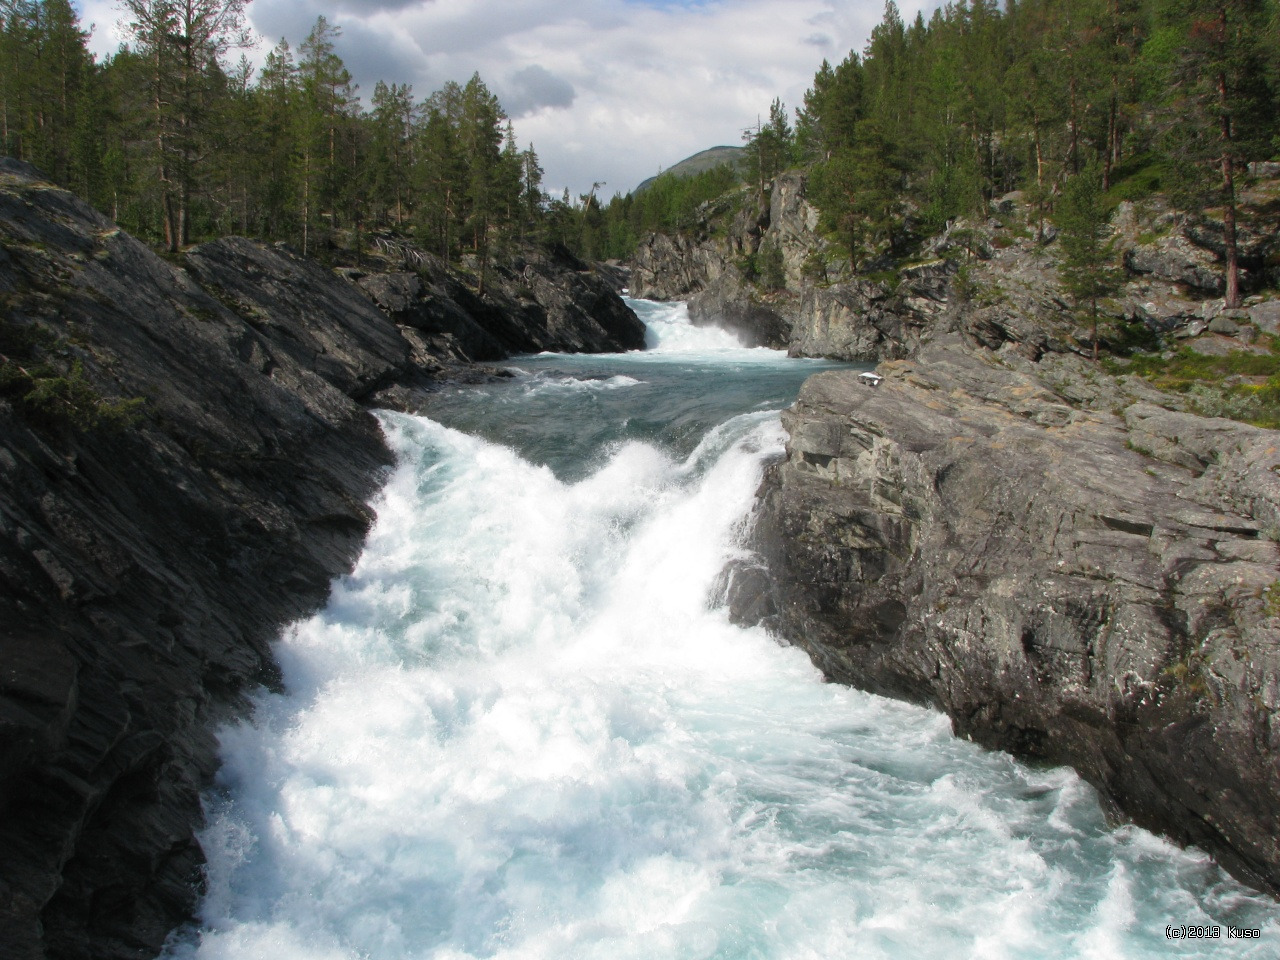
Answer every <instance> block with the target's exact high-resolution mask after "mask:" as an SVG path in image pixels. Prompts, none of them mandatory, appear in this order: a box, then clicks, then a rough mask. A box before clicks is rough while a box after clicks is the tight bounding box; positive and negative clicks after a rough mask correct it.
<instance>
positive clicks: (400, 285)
mask: <svg viewBox="0 0 1280 960" xmlns="http://www.w3.org/2000/svg"><path fill="white" fill-rule="evenodd" d="M416 260H417V264H418V270H417V271H416V272H413V273H408V272H397V273H391V274H374V275H371V276H366V277H360V278H359V279H357V281H356V282H357V284H358V285H359V286H360V287H361V288H362V289H363V290H364V292H365V293H366V294H368V295H369V296H370V297H372V298H373V300H374V302H376V303H377V304H378V306H380V307H381V308H382V309H383V310H384V311H385V312H386V313H387V314H388V316H390V317H391V318H392V319H393V320H394V321H395V322H396V323H397V324H398V325H400V326H401V328H408V329H410V330H413V331H416V332H417V333H418V334H420V335H422V336H423V337H425V338H426V340H427V342H428V343H432V344H434V345H435V349H436V350H437V351H445V352H448V353H449V354H450V357H451V359H457V360H481V361H484V360H500V359H502V358H504V357H509V356H511V355H512V354H516V353H539V352H541V351H543V350H554V351H558V352H562V353H604V352H617V351H623V350H640V349H643V347H644V324H643V323H641V322H640V319H639V318H638V317H637V316H636V315H635V313H634V312H632V310H631V309H630V308H629V307H627V306H626V304H624V303H623V302H622V300H621V299H620V298H619V297H618V295H617V293H616V291H615V289H614V286H615V282H616V279H617V276H616V274H608V275H606V274H604V273H600V272H597V271H593V270H592V269H591V268H589V267H588V266H587V264H585V263H583V262H582V261H580V260H578V259H577V258H576V257H574V256H573V255H572V254H571V253H569V252H568V251H567V250H564V249H563V248H560V249H556V250H543V249H539V248H535V247H533V246H529V247H526V248H525V249H523V250H522V251H521V252H520V254H519V255H518V256H516V257H513V258H512V259H510V260H508V261H504V262H503V263H500V264H495V265H491V266H490V267H489V270H488V276H487V284H488V289H487V291H486V294H485V296H483V297H481V296H479V295H477V294H476V293H475V292H473V291H472V290H471V289H470V288H468V287H467V286H466V285H465V284H463V283H462V282H461V281H460V280H459V279H458V277H457V276H456V275H455V274H454V273H452V272H451V271H450V270H449V269H448V267H447V266H446V265H445V263H444V262H443V261H442V260H440V259H439V258H438V257H434V256H432V255H430V254H425V253H418V254H417V255H416Z"/></svg>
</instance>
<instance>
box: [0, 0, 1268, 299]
mask: <svg viewBox="0 0 1280 960" xmlns="http://www.w3.org/2000/svg"><path fill="white" fill-rule="evenodd" d="M247 2H248V0H123V3H122V10H123V11H124V13H125V17H126V20H127V23H128V28H129V42H128V44H127V45H126V46H125V47H124V48H122V49H121V50H120V51H119V52H118V53H117V54H115V55H114V56H112V57H110V58H109V59H107V60H105V61H103V62H95V60H94V59H93V57H92V56H91V55H90V54H89V52H88V48H87V45H86V39H87V37H86V33H85V31H84V30H82V29H81V27H80V25H79V23H78V21H77V19H76V15H75V12H74V10H73V8H72V7H71V5H70V4H69V2H68V0H40V2H36V0H0V140H2V143H0V148H2V149H3V150H4V152H5V153H8V154H10V155H12V156H15V157H18V158H19V159H23V160H28V161H30V162H31V163H33V164H35V165H36V166H38V167H40V168H41V169H42V170H43V171H44V172H45V173H46V174H47V175H49V176H51V177H52V178H53V179H54V180H56V181H57V182H58V183H61V184H64V185H66V186H68V187H70V188H72V189H74V190H75V191H77V192H78V193H80V194H81V195H82V196H84V197H85V198H86V199H88V200H89V201H90V202H92V203H94V204H95V205H96V206H98V207H99V209H101V210H103V211H104V212H106V213H107V214H108V215H110V216H112V217H113V218H115V219H116V220H117V221H118V222H120V223H121V225H122V226H124V227H126V228H127V229H129V230H130V231H131V232H134V233H136V234H138V235H140V236H143V237H146V238H148V239H150V240H152V241H154V242H157V243H163V244H164V245H166V246H167V247H168V248H169V249H170V250H178V249H180V248H181V247H182V246H183V245H185V244H187V243H191V242H195V241H198V240H200V239H206V238H209V237H213V236H218V235H223V234H228V233H239V234H245V235H249V236H253V237H258V238H261V239H264V240H287V241H290V242H292V243H295V244H297V245H298V246H299V247H301V248H302V249H303V250H305V251H307V252H310V253H319V254H321V255H324V252H325V251H326V250H327V249H328V248H329V246H330V244H331V242H332V238H333V237H334V235H335V234H336V233H337V232H339V231H348V232H353V233H354V235H355V237H356V239H357V245H358V244H359V237H360V236H361V235H363V234H365V233H368V232H370V231H376V230H393V231H397V232H399V233H401V234H404V235H408V236H412V237H415V238H416V239H417V240H418V241H419V242H420V243H421V244H423V245H424V246H426V247H427V248H428V249H430V250H432V251H434V252H436V253H439V254H441V255H442V256H445V257H448V258H450V259H456V258H457V257H459V256H460V255H462V254H463V253H464V252H475V253H478V254H480V255H482V256H484V255H487V252H488V249H489V246H490V244H491V243H493V242H495V241H497V242H500V241H503V240H506V239H511V238H539V239H548V240H553V241H556V242H561V243H564V244H566V245H568V246H570V247H571V248H573V249H574V250H575V251H576V252H578V253H579V254H581V255H583V256H586V257H589V258H605V257H625V256H627V255H629V254H630V253H631V252H632V250H633V249H634V247H635V245H636V243H637V242H638V241H639V240H640V239H641V238H643V237H644V236H645V235H646V234H647V233H649V232H652V231H666V232H679V231H682V230H692V229H695V228H698V227H699V224H700V222H701V221H702V220H703V219H705V218H704V217H703V216H702V214H701V213H700V212H699V211H700V208H702V207H703V205H705V204H707V203H710V202H713V201H714V202H715V203H716V209H720V210H727V209H731V208H732V207H733V206H734V205H735V204H740V203H745V202H747V200H748V199H749V198H750V197H751V195H752V194H755V195H756V196H757V197H758V199H759V200H763V198H764V195H765V194H766V193H767V191H768V189H769V182H770V180H771V179H772V178H773V177H774V176H775V175H776V174H777V173H779V172H781V171H783V170H786V169H789V168H794V167H801V168H804V169H805V170H806V171H807V172H808V175H809V196H810V199H811V200H813V201H814V203H815V204H816V205H817V206H818V208H819V209H820V211H821V217H822V219H821V229H822V230H824V231H825V232H826V233H827V234H828V236H829V237H831V238H832V239H833V240H834V241H835V243H836V245H837V246H838V248H839V249H841V250H843V251H844V253H845V254H846V255H847V257H848V258H849V260H850V262H851V263H853V264H855V265H856V264H857V263H859V262H861V261H863V260H867V259H869V258H874V257H875V256H877V255H883V254H885V253H886V252H887V253H888V254H890V255H893V254H895V253H899V252H901V251H902V250H904V249H906V248H907V247H909V246H910V244H911V243H912V241H913V238H918V237H920V236H927V235H928V234H930V233H932V232H936V231H938V230H941V229H943V228H944V227H945V226H946V225H947V224H948V223H949V222H952V221H953V220H955V219H956V218H958V217H966V216H971V215H974V214H980V213H982V212H983V211H984V210H985V209H986V206H987V204H988V203H989V202H990V201H991V200H992V199H994V198H996V197H999V196H1002V195H1004V194H1005V193H1008V192H1009V191H1012V190H1022V191H1024V192H1025V195H1026V197H1027V200H1028V202H1029V204H1030V206H1031V208H1032V209H1033V210H1034V211H1035V212H1036V220H1037V223H1036V224H1035V226H1036V227H1037V229H1042V228H1043V224H1044V221H1045V219H1046V218H1048V217H1050V216H1051V215H1052V214H1053V211H1054V208H1055V205H1056V204H1057V202H1058V200H1059V198H1060V197H1062V196H1063V192H1064V188H1065V186H1066V184H1067V183H1068V182H1069V181H1070V180H1071V179H1072V178H1074V177H1079V176H1089V177H1096V178H1097V179H1098V181H1099V183H1098V187H1099V189H1100V190H1101V191H1102V193H1103V195H1104V196H1105V197H1108V198H1111V200H1113V201H1114V200H1115V199H1117V198H1124V197H1130V198H1133V197H1137V196H1141V195H1143V194H1145V193H1150V192H1152V191H1154V190H1160V191H1163V192H1165V193H1167V194H1168V195H1169V196H1170V197H1171V198H1172V199H1173V201H1174V202H1175V203H1177V204H1179V205H1181V206H1182V208H1183V209H1210V208H1212V209H1220V210H1221V211H1222V214H1221V216H1222V219H1223V221H1224V231H1226V237H1225V242H1226V246H1227V247H1228V250H1229V249H1230V247H1231V245H1232V241H1231V236H1232V233H1233V231H1234V210H1235V190H1236V181H1237V180H1238V179H1239V178H1240V176H1241V175H1242V174H1243V172H1244V171H1245V169H1246V165H1247V164H1248V163H1250V162H1252V161H1256V160H1264V159H1269V158H1272V157H1275V156H1277V155H1278V154H1280V106H1278V102H1280V98H1278V96H1277V93H1278V92H1280V0H1008V2H1007V3H1005V4H1004V5H1003V6H1001V5H1000V4H998V3H996V2H993V0H962V2H952V3H948V4H946V5H945V6H943V7H941V8H939V9H937V10H935V11H934V12H933V14H932V16H931V17H930V18H929V19H928V20H926V19H925V18H924V17H923V16H922V15H917V16H916V17H915V18H914V20H912V21H911V22H910V23H907V22H904V21H903V19H902V17H901V15H900V14H899V11H898V8H897V7H896V6H895V5H894V3H892V2H890V3H888V4H887V5H886V7H885V11H884V15H883V18H882V19H881V21H880V23H879V25H878V26H877V27H876V28H875V29H874V30H873V31H872V34H871V37H870V39H869V41H868V42H867V44H866V46H865V48H864V49H863V50H861V51H851V52H850V53H849V55H848V56H847V57H845V58H844V59H843V60H841V61H840V62H839V63H837V64H834V65H833V64H831V63H829V62H826V61H824V62H823V63H822V64H821V66H820V67H819V68H818V70H817V72H816V74H815V76H814V78H813V82H812V85H811V87H810V88H809V90H808V91H807V92H806V93H805V95H804V99H803V104H802V105H800V106H799V108H798V109H796V110H795V111H794V113H790V112H789V111H788V109H787V107H786V106H785V105H784V104H783V103H782V102H781V101H780V100H775V101H774V102H773V103H772V104H771V105H770V108H769V112H768V117H767V119H765V118H764V117H761V119H760V120H759V121H758V122H757V123H756V124H755V126H753V127H752V128H750V129H749V130H747V131H745V133H744V140H745V142H746V163H745V164H744V165H743V167H742V168H741V169H740V170H739V169H735V168H731V167H728V166H725V167H722V168H717V169H714V170H710V171H705V172H703V173H700V174H698V175H696V176H693V177H688V178H682V177H676V176H673V175H664V176H662V177H659V178H658V179H657V180H656V181H655V182H654V183H652V184H651V185H649V186H648V187H647V188H646V189H645V190H644V191H641V192H637V193H634V194H627V195H625V196H623V195H615V196H614V197H613V198H612V200H610V201H609V202H608V203H607V204H606V203H603V202H602V201H601V198H599V197H598V196H597V195H596V191H595V188H594V187H593V189H592V190H591V191H590V192H589V193H587V194H586V195H584V196H580V197H576V198H575V197H570V196H569V195H568V192H567V191H566V192H565V194H564V195H563V196H562V197H559V198H550V197H548V196H546V195H545V194H544V192H543V189H542V173H543V171H542V168H541V166H540V165H539V162H538V157H537V154H536V153H535V152H534V149H533V147H532V146H531V145H530V146H528V147H521V146H520V145H519V144H518V143H517V141H516V138H515V131H514V129H513V127H512V124H511V121H510V120H509V118H508V117H507V116H506V114H505V112H504V111H503V109H502V106H501V104H499V102H498V100H497V98H496V97H495V96H494V95H493V93H492V92H490V90H489V89H488V88H487V87H486V85H485V84H484V82H483V80H481V78H480V77H479V76H478V75H475V76H473V77H472V78H471V79H470V80H468V81H467V82H466V83H465V84H459V83H452V82H451V83H447V84H445V86H444V87H443V88H442V89H440V90H437V91H435V92H433V93H431V94H430V95H429V96H427V97H426V98H425V99H419V98H418V97H416V96H415V94H414V91H413V90H412V88H411V87H409V86H408V85H404V84H396V83H391V84H387V83H384V82H381V81H379V82H378V83H377V84H376V85H375V87H374V89H373V90H372V91H366V92H365V93H366V97H365V99H364V100H361V98H360V91H358V90H357V88H356V86H355V85H354V83H353V82H352V78H351V75H350V73H349V72H348V70H347V69H346V67H345V65H344V64H343V61H342V58H341V56H340V53H339V49H340V46H341V31H340V30H339V28H338V27H336V26H334V25H333V24H330V23H329V22H328V21H327V20H326V19H325V18H324V17H320V18H318V19H317V21H316V23H315V25H314V27H313V28H312V30H311V33H310V34H309V35H308V37H307V38H306V40H304V41H303V42H302V43H301V44H300V45H299V47H298V49H297V50H294V49H292V48H291V47H290V46H289V45H288V44H287V43H286V42H285V41H283V40H281V41H280V42H279V44H277V45H276V47H275V48H274V49H273V50H272V51H271V53H270V54H269V55H268V56H267V58H266V60H265V62H264V64H263V65H262V67H261V68H260V69H257V70H255V69H254V68H253V67H252V66H251V65H250V63H249V61H248V60H247V59H246V57H245V56H244V49H243V48H244V45H245V43H246V42H247V40H248V38H247V36H246V34H245V6H246V3H247ZM703 212H704V213H705V211H703ZM1228 259H1229V257H1228ZM1230 275H1231V271H1230V269H1229V270H1228V277H1229V282H1230Z"/></svg>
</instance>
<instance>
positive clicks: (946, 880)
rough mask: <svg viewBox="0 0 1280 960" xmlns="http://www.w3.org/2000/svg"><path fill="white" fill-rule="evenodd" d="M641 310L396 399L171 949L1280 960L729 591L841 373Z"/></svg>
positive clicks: (1047, 773)
mask: <svg viewBox="0 0 1280 960" xmlns="http://www.w3.org/2000/svg"><path fill="white" fill-rule="evenodd" d="M636 305H637V308H638V309H639V310H640V311H642V314H643V316H644V318H645V319H646V322H647V323H648V324H649V328H650V336H651V341H650V346H651V347H652V349H651V350H649V351H646V352H644V353H637V354H628V355H623V356H615V357H605V358H581V357H578V358H565V357H538V358H529V359H527V360H522V361H520V362H518V363H517V364H516V366H517V367H518V368H519V376H518V377H517V378H516V379H515V380H514V381H513V383H511V384H509V385H505V386H500V387H493V388H485V389H482V390H469V391H460V392H458V393H457V394H456V395H452V396H446V397H443V398H442V399H441V401H440V405H439V406H438V407H437V408H433V410H432V417H431V418H425V417H411V416H406V415H401V414H385V415H383V416H382V422H383V426H384V429H385V431H386V434H387V437H388V440H389V442H390V443H391V445H392V446H393V447H394V449H395V451H396V453H397V456H398V460H399V466H398V467H397V469H396V470H395V472H394V474H393V475H392V477H391V478H390V481H389V482H388V484H387V486H386V488H385V490H384V491H383V492H382V494H381V495H380V497H379V499H378V500H377V502H376V504H375V505H376V508H377V513H378V521H377V524H376V526H375V528H374V530H373V531H372V533H371V535H370V537H369V541H368V543H367V545H366V548H365V551H364V554H363V556H362V557H361V559H360V561H359V564H358V566H357V568H356V570H355V571H354V572H353V573H352V575H351V576H349V577H346V578H343V579H342V580H340V581H339V582H338V583H337V584H335V587H334V590H333V594H332V597H331V600H330V602H329V604H328V606H327V607H326V609H325V610H324V611H322V612H321V613H319V614H317V615H316V616H315V617H313V618H311V619H309V620H306V621H304V622H301V623H299V624H296V625H294V626H293V627H291V628H290V629H289V630H287V631H286V632H285V634H284V636H283V637H282V638H281V640H280V643H279V644H278V646H277V653H278V656H279V659H280V662H281V665H282V669H283V671H284V676H285V684H286V688H287V692H286V693H284V694H272V693H267V692H263V693H261V694H259V695H258V697H257V698H256V711H255V716H254V719H253V722H252V723H244V724H239V725H235V726H232V727H229V728H227V729H225V730H223V731H222V734H221V743H222V756H223V768H222V772H221V773H220V775H219V781H218V789H217V790H216V792H214V793H212V794H211V795H210V796H209V798H208V819H209V825H208V828H207V830H206V831H205V833H204V836H203V844H204V847H205V850H206V853H207V855H208V857H209V868H208V890H207V893H206V895H205V897H204V900H203V903H202V906H201V911H200V928H199V929H198V930H188V931H185V932H184V933H183V935H182V936H180V937H178V938H175V941H174V943H173V944H172V945H171V948H170V949H169V951H168V955H169V956H171V957H174V958H179V957H181V958H188V957H198V958H202V960H214V958H218V960H222V958H225V960H233V958H234V960H246V958H256V957H261V958H271V960H302V958H306V960H331V958H332V960H338V958H342V960H357V958H368V960H409V958H414V960H423V958H430V960H467V958H501V960H517V958H519V960H541V958H545V960H563V958H584V960H588V958H601V960H604V958H608V960H617V958H637V960H639V958H643V960H664V958H723V960H746V958H787V960H801V958H805V960H819V958H846V957H859V958H905V957H911V958H920V957H925V958H928V957H939V958H942V957H947V958H953V957H956V958H962V957H972V958H999V957H1049V958H1054V957H1058V958H1062V957H1099V958H1104V957H1105V958H1114V957H1161V958H1165V957H1215V958H1218V957H1224V956H1232V957H1249V958H1261V957H1274V956H1275V955H1276V953H1277V946H1278V945H1280V911H1278V910H1277V908H1276V906H1275V905H1274V904H1273V903H1271V902H1269V901H1267V900H1266V899H1265V898H1263V897H1261V896H1259V895H1257V894H1255V893H1252V892H1251V891H1248V890H1246V889H1245V888H1243V887H1241V886H1240V885H1238V884H1236V883H1234V882H1233V881H1231V880H1230V879H1229V878H1227V877H1226V876H1225V875H1224V874H1223V873H1222V872H1221V871H1220V870H1219V869H1218V868H1217V867H1216V866H1215V865H1214V864H1213V863H1212V862H1211V861H1209V860H1208V858H1207V857H1205V856H1203V855H1202V854H1199V853H1197V852H1195V851H1180V850H1177V849H1175V848H1173V847H1172V846H1171V845H1169V844H1167V843H1165V842H1164V841H1162V840H1160V839H1158V838H1156V837H1154V836H1152V835H1151V834H1149V833H1146V832H1145V831H1141V830H1137V829H1134V828H1132V827H1122V828H1120V829H1111V828H1109V827H1108V826H1107V824H1106V823H1105V822H1104V820H1103V817H1102V814H1101V811H1100V809H1099V805H1098V802H1097V798H1096V796H1095V795H1094V794H1093V792H1092V791H1091V790H1090V789H1089V788H1088V787H1087V786H1086V785H1084V784H1083V783H1082V782H1081V781H1080V780H1079V778H1078V777H1076V776H1075V775H1074V774H1073V773H1071V772H1070V771H1067V770H1062V769H1053V770H1044V769H1032V768H1029V767H1026V766H1024V765H1022V764H1019V763H1017V762H1015V761H1013V760H1012V759H1010V758H1009V757H1008V756H1006V755H1003V754H997V753H991V752H988V751H984V750H981V749H979V748H977V747H975V746H973V745H972V744H969V743H966V742H964V741H960V740H957V739H956V738H954V737H953V736H952V735H951V733H950V731H949V726H948V724H947V722H946V720H945V718H943V717H942V716H941V715H939V714H937V713H935V712H933V711H929V710H925V709H922V708H918V707H913V706H910V705H906V704H901V703H896V702H893V701H889V700H885V699H882V698H879V697H874V696H870V695H867V694H863V693H860V692H858V691H855V690H851V689H847V688H843V687H838V686H834V685H830V684H824V683H823V682H822V681H821V678H820V677H819V675H818V674H817V672H816V671H815V670H814V668H813V667H812V665H811V664H810V663H809V662H808V660H807V659H806V658H805V657H804V655H803V654H802V653H800V652H799V651H798V650H795V649H791V648H787V647H784V646H781V645H780V644H779V643H778V642H776V640H775V639H774V638H772V637H770V636H769V635H768V634H767V633H766V632H765V631H763V630H760V629H751V630H742V629H739V628H737V627H734V626H732V625H731V624H729V622H728V620H727V618H726V616H725V612H724V611H723V610H722V609H718V608H717V607H716V606H715V605H714V604H713V603H710V602H709V601H708V597H709V595H710V593H711V588H712V585H713V584H714V583H715V581H716V578H717V576H718V575H719V573H720V571H721V570H722V569H723V566H724V564H725V562H726V561H727V560H728V559H730V558H732V557H735V556H740V555H741V553H742V551H743V549H744V548H743V547H742V544H741V538H742V534H743V530H744V523H745V518H746V517H747V516H748V515H749V512H750V508H751V505H752V502H753V497H754V493H755V490H756V488H757V486H758V484H759V480H760V477H761V472H762V469H763V465H764V463H765V462H766V461H767V460H768V459H769V458H770V457H772V456H776V455H778V454H779V453H780V451H781V450H782V444H783V441H784V435H783V433H782V430H781V426H780V423H779V420H778V417H777V413H776V411H777V410H778V409H780V408H781V407H782V406H784V405H785V404H786V403H787V402H789V401H790V398H791V397H793V396H794V394H795V391H796V389H798V386H799V382H800V380H801V379H802V378H803V376H804V375H806V374H807V373H808V372H810V371H811V370H812V369H816V367H815V366H814V365H809V366H805V365H804V364H802V363H800V362H799V361H789V360H787V359H786V358H785V357H783V356H781V355H780V354H778V353H776V352H773V351H761V350H745V349H743V348H741V347H739V346H738V345H737V344H736V342H735V341H734V340H733V339H732V338H731V337H730V336H729V335H727V334H725V333H724V332H723V331H717V330H699V329H697V328H694V327H692V326H690V325H689V324H688V321H687V317H686V315H685V314H684V313H683V311H682V308H681V307H679V306H678V305H676V306H670V305H659V304H648V303H644V302H638V303H637V304H636ZM446 424H450V425H446ZM460 425H461V426H462V427H464V428H465V429H459V426H460ZM1171 923H1182V924H1196V923H1207V924H1212V923H1218V924H1224V925H1225V924H1228V923H1232V924H1235V925H1237V926H1248V927H1250V928H1257V929H1259V930H1260V932H1261V935H1262V939H1261V940H1259V941H1257V942H1249V943H1241V942H1239V941H1236V942H1233V943H1227V942H1225V941H1224V940H1220V941H1217V942H1210V941H1203V940H1201V941H1192V940H1176V941H1174V940H1169V939H1166V926H1167V925H1169V924H1171Z"/></svg>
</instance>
